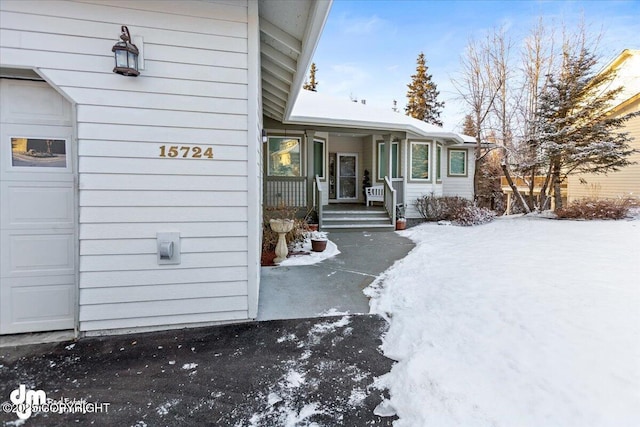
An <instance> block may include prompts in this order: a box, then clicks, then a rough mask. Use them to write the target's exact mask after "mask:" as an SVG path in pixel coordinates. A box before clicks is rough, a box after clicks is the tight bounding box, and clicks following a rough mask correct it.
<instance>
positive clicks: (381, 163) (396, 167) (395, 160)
mask: <svg viewBox="0 0 640 427" xmlns="http://www.w3.org/2000/svg"><path fill="white" fill-rule="evenodd" d="M384 147H385V143H384V142H378V181H382V180H384V175H385V171H386V170H387V156H386V155H385V153H384ZM399 147H400V144H398V143H397V142H392V143H391V178H398V176H399V174H398V171H400V156H399V151H400V148H399Z"/></svg>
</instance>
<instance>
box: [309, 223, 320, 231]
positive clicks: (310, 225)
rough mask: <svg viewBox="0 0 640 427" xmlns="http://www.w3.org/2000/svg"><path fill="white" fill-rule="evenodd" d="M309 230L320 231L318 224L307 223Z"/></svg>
mask: <svg viewBox="0 0 640 427" xmlns="http://www.w3.org/2000/svg"><path fill="white" fill-rule="evenodd" d="M307 228H308V229H309V231H318V224H307Z"/></svg>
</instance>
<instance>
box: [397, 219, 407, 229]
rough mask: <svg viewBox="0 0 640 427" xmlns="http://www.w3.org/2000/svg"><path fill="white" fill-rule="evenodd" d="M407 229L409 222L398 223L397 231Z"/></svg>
mask: <svg viewBox="0 0 640 427" xmlns="http://www.w3.org/2000/svg"><path fill="white" fill-rule="evenodd" d="M405 228H407V221H396V230H404V229H405Z"/></svg>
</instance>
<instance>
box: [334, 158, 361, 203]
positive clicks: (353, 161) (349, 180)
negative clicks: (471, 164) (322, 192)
mask: <svg viewBox="0 0 640 427" xmlns="http://www.w3.org/2000/svg"><path fill="white" fill-rule="evenodd" d="M337 181H338V188H337V191H338V197H337V199H338V200H342V201H353V200H357V199H358V155H357V154H355V153H338V177H337Z"/></svg>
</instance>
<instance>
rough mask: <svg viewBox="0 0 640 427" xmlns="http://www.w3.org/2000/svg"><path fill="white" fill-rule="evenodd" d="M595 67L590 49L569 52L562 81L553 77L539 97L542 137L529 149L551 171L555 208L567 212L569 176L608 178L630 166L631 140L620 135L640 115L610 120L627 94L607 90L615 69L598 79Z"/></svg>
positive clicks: (630, 114)
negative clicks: (564, 187) (564, 191)
mask: <svg viewBox="0 0 640 427" xmlns="http://www.w3.org/2000/svg"><path fill="white" fill-rule="evenodd" d="M596 63H597V60H596V57H595V55H593V54H592V53H591V52H589V51H588V50H587V49H585V48H582V49H580V50H579V51H578V52H577V53H576V54H572V53H571V52H567V51H565V52H564V55H563V63H562V68H561V70H560V73H559V75H558V76H553V75H552V76H550V78H549V82H548V85H547V87H546V88H545V89H544V90H543V92H542V93H541V95H540V101H539V104H538V114H537V120H536V122H535V127H536V130H537V132H536V133H535V134H536V136H537V137H536V138H535V139H534V140H531V141H529V144H530V146H531V147H532V149H533V150H534V151H535V152H537V153H538V156H539V159H540V160H541V161H542V162H544V163H545V164H546V165H547V167H548V171H549V172H548V173H549V178H550V186H549V187H550V188H553V189H554V194H555V201H556V208H559V207H562V199H561V196H560V184H561V183H562V182H563V181H564V180H565V179H566V177H567V176H568V175H571V174H578V173H607V172H612V171H615V170H618V169H619V168H621V167H624V166H627V165H629V164H631V162H630V161H629V155H630V154H632V153H633V152H634V150H633V149H632V148H631V147H630V146H629V142H630V141H631V137H630V136H629V135H628V133H625V132H619V129H620V128H621V127H622V126H624V123H625V122H626V121H627V120H629V119H630V118H631V117H634V116H637V115H640V112H635V113H629V114H627V115H624V116H618V117H611V116H609V115H608V112H609V110H610V108H611V107H612V105H611V104H612V101H613V99H614V98H615V97H616V95H617V94H618V93H620V91H621V90H622V89H623V88H622V87H618V88H613V89H611V88H609V87H608V85H609V84H610V83H611V81H612V79H613V78H614V71H613V70H612V69H609V70H608V71H604V72H602V73H600V74H597V75H595V76H594V72H593V69H594V67H595V66H596Z"/></svg>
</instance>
